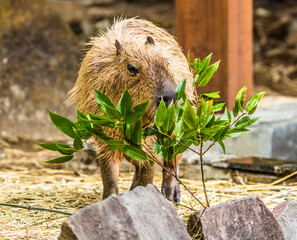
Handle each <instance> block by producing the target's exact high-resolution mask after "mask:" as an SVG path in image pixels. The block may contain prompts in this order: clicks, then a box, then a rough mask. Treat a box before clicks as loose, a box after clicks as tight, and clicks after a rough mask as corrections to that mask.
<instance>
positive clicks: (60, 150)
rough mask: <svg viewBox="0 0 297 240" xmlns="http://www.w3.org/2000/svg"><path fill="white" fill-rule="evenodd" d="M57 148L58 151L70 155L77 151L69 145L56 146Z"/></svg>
mask: <svg viewBox="0 0 297 240" xmlns="http://www.w3.org/2000/svg"><path fill="white" fill-rule="evenodd" d="M58 148H59V150H58V152H59V153H61V154H63V155H71V154H73V153H75V152H77V149H75V148H72V147H70V148H62V147H58Z"/></svg>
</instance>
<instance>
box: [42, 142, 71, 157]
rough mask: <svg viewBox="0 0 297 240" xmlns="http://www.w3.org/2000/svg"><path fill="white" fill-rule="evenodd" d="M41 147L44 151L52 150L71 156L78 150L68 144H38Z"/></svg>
mask: <svg viewBox="0 0 297 240" xmlns="http://www.w3.org/2000/svg"><path fill="white" fill-rule="evenodd" d="M38 145H39V146H40V147H43V148H44V149H47V150H51V151H57V152H59V153H61V154H63V155H69V154H72V153H74V152H76V151H77V150H76V149H74V148H72V147H71V146H69V145H68V144H64V143H56V142H50V143H38Z"/></svg>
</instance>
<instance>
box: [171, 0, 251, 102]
mask: <svg viewBox="0 0 297 240" xmlns="http://www.w3.org/2000/svg"><path fill="white" fill-rule="evenodd" d="M175 4H176V5H175V26H176V36H177V39H178V41H179V43H180V44H181V46H182V47H183V49H184V51H185V52H187V51H188V50H189V49H190V52H191V57H192V60H193V58H194V57H195V58H197V57H199V58H201V59H202V58H205V57H206V56H207V55H208V54H209V53H211V52H213V56H212V62H214V61H217V60H219V59H220V60H221V63H220V67H219V70H218V72H217V73H216V74H215V76H214V78H213V79H212V80H211V82H210V83H209V85H206V86H205V87H203V88H201V89H198V92H210V91H220V92H221V96H222V98H223V99H224V100H225V101H226V103H227V105H228V106H229V107H232V106H233V104H234V99H235V96H236V93H237V92H238V90H239V89H240V88H241V87H243V86H247V87H248V97H250V96H251V95H252V93H253V68H252V13H253V12H252V11H253V9H252V0H244V1H243V0H176V2H175Z"/></svg>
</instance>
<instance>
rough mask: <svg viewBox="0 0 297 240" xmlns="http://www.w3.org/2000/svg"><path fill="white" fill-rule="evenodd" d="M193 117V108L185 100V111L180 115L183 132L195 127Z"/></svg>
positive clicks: (194, 115)
mask: <svg viewBox="0 0 297 240" xmlns="http://www.w3.org/2000/svg"><path fill="white" fill-rule="evenodd" d="M195 117H196V114H195V111H194V108H193V106H192V105H191V103H190V102H189V101H188V100H186V105H185V109H184V111H183V115H182V121H183V128H184V129H185V130H188V129H192V128H194V127H195Z"/></svg>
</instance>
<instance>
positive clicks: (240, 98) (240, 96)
mask: <svg viewBox="0 0 297 240" xmlns="http://www.w3.org/2000/svg"><path fill="white" fill-rule="evenodd" d="M246 90H247V87H246V86H244V87H243V88H242V89H240V90H239V91H238V93H237V95H236V98H235V108H236V110H237V109H238V111H239V112H243V109H242V106H243V103H244V101H245V96H246V95H245V93H246ZM237 114H238V113H237ZM233 115H234V114H233Z"/></svg>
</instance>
